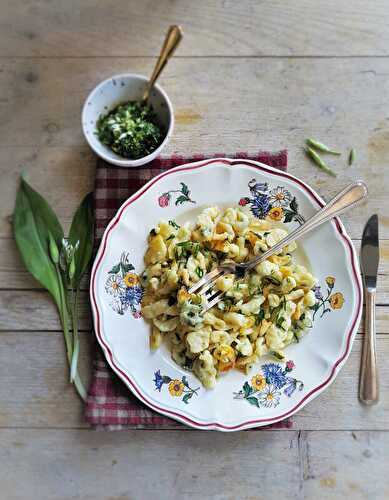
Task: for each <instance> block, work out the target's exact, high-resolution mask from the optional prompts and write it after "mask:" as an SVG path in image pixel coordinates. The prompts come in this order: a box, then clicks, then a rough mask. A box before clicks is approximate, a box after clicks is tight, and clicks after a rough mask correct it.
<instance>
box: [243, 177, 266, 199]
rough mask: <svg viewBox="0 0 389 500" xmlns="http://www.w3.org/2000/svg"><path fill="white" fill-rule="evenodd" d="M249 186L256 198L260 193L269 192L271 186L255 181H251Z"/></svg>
mask: <svg viewBox="0 0 389 500" xmlns="http://www.w3.org/2000/svg"><path fill="white" fill-rule="evenodd" d="M248 185H249V189H250V191H251V193H252V194H253V195H254V196H256V195H257V194H258V193H262V192H264V191H268V189H269V184H268V183H267V182H257V181H256V180H255V179H251V181H250V182H249V184H248Z"/></svg>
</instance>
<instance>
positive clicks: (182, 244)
mask: <svg viewBox="0 0 389 500" xmlns="http://www.w3.org/2000/svg"><path fill="white" fill-rule="evenodd" d="M191 245H192V242H191V241H180V243H177V246H178V247H184V248H190V247H191Z"/></svg>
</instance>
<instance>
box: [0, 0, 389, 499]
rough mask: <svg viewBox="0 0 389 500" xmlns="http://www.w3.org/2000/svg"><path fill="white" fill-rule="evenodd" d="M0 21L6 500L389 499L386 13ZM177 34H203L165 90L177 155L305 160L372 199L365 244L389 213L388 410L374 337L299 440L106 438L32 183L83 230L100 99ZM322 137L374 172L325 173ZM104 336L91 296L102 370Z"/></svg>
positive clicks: (188, 4)
mask: <svg viewBox="0 0 389 500" xmlns="http://www.w3.org/2000/svg"><path fill="white" fill-rule="evenodd" d="M0 10H1V20H0V25H1V29H0V42H1V43H0V109H1V111H2V112H1V121H0V172H1V183H0V209H1V220H0V287H1V288H0V329H1V332H0V464H1V466H0V491H1V493H0V497H1V498H2V499H4V500H16V499H17V500H19V499H36V500H46V499H50V500H53V499H70V498H72V499H83V500H87V499H88V500H89V499H93V500H98V499H107V500H108V499H110V500H114V499H115V500H119V499H121V500H124V499H132V500H133V499H136V500H138V499H139V500H147V499H154V498H161V499H169V500H173V499H180V500H181V499H192V498H195V499H197V498H199V499H200V498H201V499H203V498H213V499H218V500H221V499H231V500H232V499H247V500H248V499H267V498H270V497H272V498H284V497H285V498H289V499H300V498H307V499H310V498H319V499H327V498H328V499H333V498H337V499H341V498H344V497H348V498H352V499H369V500H372V499H387V498H389V475H388V471H389V451H388V450H389V433H388V430H389V367H388V363H387V362H386V360H387V358H388V356H389V335H388V334H389V322H388V318H389V217H388V208H389V203H388V189H389V84H388V82H389V9H388V3H387V0H372V1H370V2H366V1H365V0H363V1H362V0H327V1H326V2H318V1H317V0H300V1H299V2H295V1H291V0H290V1H281V0H274V1H271V2H270V1H258V2H255V1H240V2H237V1H234V0H217V1H216V0H215V1H213V2H208V1H207V0H197V1H190V0H181V1H177V0H159V1H155V2H152V1H143V2H141V1H138V2H137V1H136V0H106V1H104V2H103V1H100V2H98V1H94V0H83V1H82V2H81V1H79V2H77V1H76V0H66V1H60V0H13V1H12V2H7V1H6V0H1V1H0ZM171 23H180V24H181V25H182V26H183V29H184V32H185V39H184V42H183V44H182V46H181V47H180V48H179V50H178V52H177V55H176V57H175V58H174V60H172V61H171V62H170V63H169V67H168V68H167V70H166V71H165V73H164V75H163V77H162V79H161V83H162V85H163V86H164V88H165V89H166V91H167V92H168V93H169V96H170V97H171V99H172V101H173V103H174V107H175V111H176V121H177V125H176V129H175V133H174V137H173V139H172V140H171V142H170V144H169V147H168V149H167V150H166V151H165V152H166V153H173V152H177V153H181V154H186V153H189V152H190V153H193V152H203V153H211V152H217V151H231V152H233V151H239V150H248V151H251V152H254V151H256V150H257V149H258V148H262V149H267V150H278V149H281V148H288V150H289V165H290V171H291V172H292V173H294V174H296V175H297V176H299V177H301V178H302V179H304V180H306V181H307V182H309V183H310V184H311V185H312V186H313V187H314V188H316V189H317V190H318V191H319V192H320V193H321V194H322V195H323V196H324V197H325V198H328V197H330V196H331V195H333V194H334V193H335V192H336V191H337V190H339V188H341V187H342V186H344V185H345V184H346V183H347V182H349V181H350V180H352V179H357V178H363V179H365V180H366V181H367V183H368V185H369V189H370V199H369V202H368V204H367V205H366V206H364V207H361V208H358V209H355V210H353V211H352V212H351V213H350V214H347V215H346V216H344V218H343V220H344V222H345V225H346V228H347V230H348V232H349V234H350V235H351V237H352V238H353V240H354V243H355V246H356V247H357V248H359V245H360V238H361V233H362V228H363V225H364V223H365V221H366V220H367V218H368V217H369V216H370V215H371V214H372V213H374V212H377V213H378V214H379V215H380V224H381V225H380V236H381V263H380V270H379V273H380V274H379V283H378V285H379V289H378V307H377V328H378V338H377V344H378V356H379V364H380V375H381V377H380V378H381V402H380V404H379V405H378V406H376V407H374V408H366V407H363V406H361V405H360V404H359V402H358V400H357V382H358V371H359V361H360V351H361V344H362V336H361V335H358V336H357V339H356V341H355V344H354V347H353V351H352V354H351V356H350V359H349V361H348V363H347V364H346V366H345V367H344V368H343V370H342V372H341V373H340V375H339V377H338V378H337V380H336V381H335V382H334V384H333V385H332V386H331V387H330V388H329V389H328V390H327V391H326V392H325V393H324V394H323V395H321V396H320V397H319V398H317V399H316V400H315V401H313V402H312V403H310V404H309V405H308V406H307V407H306V408H304V409H303V410H302V411H301V412H299V413H298V414H297V415H296V416H295V417H294V426H293V428H292V429H291V430H277V431H276V430H273V431H265V432H258V433H253V432H239V433H235V434H229V435H224V434H219V433H212V434H209V433H205V432H204V433H202V432H197V431H186V432H178V431H159V432H158V431H156V432H143V431H131V432H120V433H98V432H94V431H91V430H90V429H88V428H87V425H86V424H85V423H84V422H83V418H82V404H81V402H80V401H79V399H78V397H77V395H76V394H75V392H74V390H73V388H72V387H70V386H69V385H68V383H67V379H68V369H67V366H66V363H65V356H64V347H63V340H62V334H61V332H60V329H59V324H58V320H57V315H56V311H55V309H54V307H53V305H52V303H51V301H50V300H49V298H48V295H47V293H46V292H44V291H43V290H41V288H40V286H39V285H38V284H37V283H36V282H35V281H34V280H33V279H32V278H31V277H30V276H29V275H28V274H27V273H26V272H25V270H24V269H23V266H22V264H21V262H20V260H19V257H18V255H17V251H16V247H15V244H14V241H13V239H12V230H11V213H12V210H13V205H14V198H15V188H16V185H17V182H18V178H19V174H20V172H21V171H22V170H25V171H26V173H27V177H28V179H29V180H30V182H31V183H32V184H33V185H34V186H36V187H37V188H38V189H39V190H40V191H41V192H43V193H44V194H45V195H46V196H47V198H48V199H49V201H50V202H51V203H52V204H53V205H54V206H55V208H56V210H57V212H58V214H59V216H60V218H61V220H62V221H63V222H64V223H65V224H66V225H68V224H69V220H70V217H71V215H72V213H73V211H74V209H75V207H76V205H77V203H78V202H79V201H80V199H81V197H82V196H83V195H84V194H85V193H86V192H88V191H89V190H90V189H91V188H92V186H93V177H94V168H95V157H94V156H93V154H92V152H91V151H90V149H89V148H88V146H87V145H86V143H85V141H84V138H83V136H82V131H81V126H80V125H81V124H80V112H81V106H82V103H83V101H84V99H85V97H86V95H87V93H88V92H89V91H90V90H91V89H92V88H93V87H94V86H95V85H96V84H97V83H98V82H99V81H101V80H102V79H104V78H106V77H108V76H110V75H112V74H115V73H120V72H125V71H133V72H137V73H143V74H149V73H150V72H151V70H152V67H153V64H154V61H155V57H156V56H157V55H158V52H159V47H160V44H161V41H162V39H163V36H164V33H165V31H166V29H167V26H168V25H169V24H171ZM308 136H313V137H317V138H319V139H321V140H323V141H324V142H326V143H328V144H330V145H332V146H334V147H336V148H338V149H340V150H342V151H344V152H346V151H347V150H349V148H351V147H354V148H355V149H356V153H357V159H356V162H355V165H353V166H352V167H349V166H347V164H346V157H345V156H346V155H345V154H344V155H343V156H342V157H341V158H340V159H336V160H335V159H334V161H333V163H334V165H335V168H336V170H337V172H338V177H337V178H336V179H333V178H332V177H329V176H327V175H326V174H324V173H322V172H320V171H319V170H317V169H316V168H315V167H314V166H313V165H312V164H311V163H310V162H309V161H308V160H307V159H306V158H305V157H304V154H303V152H302V145H303V142H304V139H305V138H306V137H308ZM90 326H91V322H90V315H89V310H88V302H87V294H86V292H85V293H84V295H83V303H82V330H83V332H82V340H83V342H82V359H81V363H80V364H81V365H82V367H83V370H82V371H83V372H84V375H85V376H87V374H88V373H89V368H90V366H89V362H90V352H89V351H90V346H91V334H90ZM360 332H363V326H361V328H360Z"/></svg>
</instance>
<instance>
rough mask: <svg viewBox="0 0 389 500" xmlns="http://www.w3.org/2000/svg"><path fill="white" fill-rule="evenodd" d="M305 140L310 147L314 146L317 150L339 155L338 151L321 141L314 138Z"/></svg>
mask: <svg viewBox="0 0 389 500" xmlns="http://www.w3.org/2000/svg"><path fill="white" fill-rule="evenodd" d="M305 142H306V143H307V144H308V146H311V147H312V148H315V149H317V150H318V151H323V153H330V154H332V155H336V156H340V154H341V153H339V152H338V151H334V150H333V149H331V148H329V147H328V146H326V145H325V144H323V143H322V142H319V141H316V140H315V139H307V140H306V141H305Z"/></svg>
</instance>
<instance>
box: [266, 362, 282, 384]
mask: <svg viewBox="0 0 389 500" xmlns="http://www.w3.org/2000/svg"><path fill="white" fill-rule="evenodd" d="M262 371H263V374H264V375H265V378H266V382H267V383H268V384H272V385H274V387H276V388H277V389H281V387H283V386H284V385H285V384H286V379H287V377H286V376H285V373H284V371H283V369H282V368H281V366H280V365H276V364H275V363H266V364H265V365H263V366H262Z"/></svg>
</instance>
